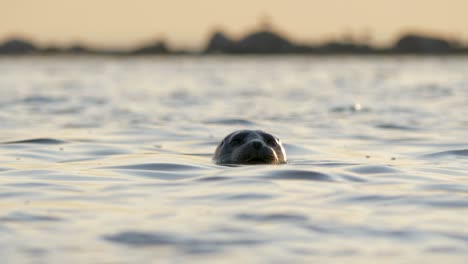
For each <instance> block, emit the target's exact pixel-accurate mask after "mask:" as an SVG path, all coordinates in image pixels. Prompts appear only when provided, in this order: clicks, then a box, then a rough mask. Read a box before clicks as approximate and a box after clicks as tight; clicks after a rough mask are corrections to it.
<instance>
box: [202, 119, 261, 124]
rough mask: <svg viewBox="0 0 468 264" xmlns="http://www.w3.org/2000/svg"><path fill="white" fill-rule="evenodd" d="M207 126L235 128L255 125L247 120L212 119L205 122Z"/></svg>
mask: <svg viewBox="0 0 468 264" xmlns="http://www.w3.org/2000/svg"><path fill="white" fill-rule="evenodd" d="M205 123H206V124H218V125H233V126H239V125H240V126H254V125H255V123H254V122H251V121H249V120H245V119H229V118H226V119H212V120H207V121H205Z"/></svg>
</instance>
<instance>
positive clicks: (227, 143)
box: [213, 130, 287, 164]
mask: <svg viewBox="0 0 468 264" xmlns="http://www.w3.org/2000/svg"><path fill="white" fill-rule="evenodd" d="M213 160H214V161H215V162H216V164H282V163H286V160H287V159H286V152H285V151H284V148H283V145H282V144H281V141H280V140H279V139H278V138H277V137H275V136H273V135H271V134H269V133H266V132H263V131H261V130H239V131H235V132H233V133H231V134H229V135H227V136H226V137H225V138H224V139H223V141H221V143H219V145H218V147H217V148H216V151H215V154H214V156H213Z"/></svg>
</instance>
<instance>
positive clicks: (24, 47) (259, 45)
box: [0, 30, 468, 55]
mask: <svg viewBox="0 0 468 264" xmlns="http://www.w3.org/2000/svg"><path fill="white" fill-rule="evenodd" d="M462 53H466V54H468V47H467V46H464V45H462V44H460V43H459V42H457V41H453V40H447V39H443V38H437V37H431V36H427V35H421V34H407V35H403V36H401V37H400V38H399V39H398V40H397V41H396V42H395V43H394V44H393V45H391V46H390V47H386V48H379V47H375V46H372V45H371V44H368V43H364V42H362V41H361V42H356V41H353V40H349V39H348V40H342V41H329V42H325V43H323V44H304V43H295V42H293V41H291V40H289V39H287V38H286V37H284V36H282V35H281V34H278V33H275V32H273V31H269V30H261V31H257V32H253V33H251V34H248V35H246V36H245V37H243V38H241V39H237V40H236V39H231V38H230V37H228V36H227V35H226V34H224V33H222V32H215V33H213V35H212V36H211V38H210V39H209V40H208V43H207V45H206V47H204V48H203V50H200V51H184V50H174V49H172V48H171V47H169V46H168V45H167V44H166V43H165V42H164V41H155V42H153V43H149V44H147V45H142V46H140V47H137V48H134V49H129V50H117V49H114V50H106V49H93V48H91V47H87V46H84V45H78V44H77V45H72V46H70V47H57V46H49V47H39V46H37V45H35V44H34V43H32V42H30V41H27V40H24V39H10V40H7V41H5V42H4V43H0V54H3V55H23V54H38V55H55V54H58V55H60V54H64V55H76V54H78V55H79V54H89V55H156V54H168V55H170V54H317V55H319V54H462Z"/></svg>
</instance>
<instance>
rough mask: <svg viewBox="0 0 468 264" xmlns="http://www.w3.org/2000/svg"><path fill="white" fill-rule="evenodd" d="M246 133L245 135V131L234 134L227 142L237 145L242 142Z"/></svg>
mask: <svg viewBox="0 0 468 264" xmlns="http://www.w3.org/2000/svg"><path fill="white" fill-rule="evenodd" d="M246 135H247V134H246V133H239V134H237V135H235V136H234V137H233V138H232V139H231V141H230V142H229V144H231V145H232V146H237V145H240V144H242V142H244V139H245V137H246Z"/></svg>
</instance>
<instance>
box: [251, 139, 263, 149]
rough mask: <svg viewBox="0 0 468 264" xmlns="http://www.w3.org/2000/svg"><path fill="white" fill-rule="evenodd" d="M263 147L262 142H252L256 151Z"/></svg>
mask: <svg viewBox="0 0 468 264" xmlns="http://www.w3.org/2000/svg"><path fill="white" fill-rule="evenodd" d="M262 146H263V144H262V142H260V141H252V147H253V148H254V149H260V148H261V147H262Z"/></svg>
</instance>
